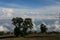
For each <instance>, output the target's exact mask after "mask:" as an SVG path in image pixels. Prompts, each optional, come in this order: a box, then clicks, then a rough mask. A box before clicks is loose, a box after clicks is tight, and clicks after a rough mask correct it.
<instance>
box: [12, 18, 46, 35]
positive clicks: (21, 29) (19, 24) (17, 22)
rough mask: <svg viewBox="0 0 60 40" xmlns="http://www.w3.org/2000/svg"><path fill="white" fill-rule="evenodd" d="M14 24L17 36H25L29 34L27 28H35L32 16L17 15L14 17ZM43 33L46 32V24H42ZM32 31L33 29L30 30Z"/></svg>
mask: <svg viewBox="0 0 60 40" xmlns="http://www.w3.org/2000/svg"><path fill="white" fill-rule="evenodd" d="M12 24H13V25H14V26H15V28H14V34H15V36H19V35H20V36H25V35H27V29H28V28H29V29H30V30H31V29H32V28H33V23H32V19H31V18H25V19H23V18H21V17H16V18H13V19H12ZM40 29H41V33H44V32H46V29H47V28H46V26H45V25H44V24H41V26H40ZM29 33H31V31H30V32H29Z"/></svg>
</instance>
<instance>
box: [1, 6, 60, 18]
mask: <svg viewBox="0 0 60 40" xmlns="http://www.w3.org/2000/svg"><path fill="white" fill-rule="evenodd" d="M0 10H2V11H0V12H2V14H3V15H1V16H0V18H11V17H16V16H18V17H23V18H26V17H30V18H32V19H58V17H59V13H60V6H46V7H42V8H39V9H14V8H0Z"/></svg>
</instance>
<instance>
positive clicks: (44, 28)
mask: <svg viewBox="0 0 60 40" xmlns="http://www.w3.org/2000/svg"><path fill="white" fill-rule="evenodd" d="M40 27H41V28H40V29H41V33H45V32H46V30H47V28H46V25H44V24H41V26H40Z"/></svg>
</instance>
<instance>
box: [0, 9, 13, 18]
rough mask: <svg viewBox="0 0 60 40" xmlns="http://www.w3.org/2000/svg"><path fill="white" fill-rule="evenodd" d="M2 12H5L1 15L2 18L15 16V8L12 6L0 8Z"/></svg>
mask: <svg viewBox="0 0 60 40" xmlns="http://www.w3.org/2000/svg"><path fill="white" fill-rule="evenodd" d="M0 10H1V11H0V12H1V13H2V14H3V15H1V16H0V18H1V19H5V18H11V17H13V14H12V13H13V9H10V8H0Z"/></svg>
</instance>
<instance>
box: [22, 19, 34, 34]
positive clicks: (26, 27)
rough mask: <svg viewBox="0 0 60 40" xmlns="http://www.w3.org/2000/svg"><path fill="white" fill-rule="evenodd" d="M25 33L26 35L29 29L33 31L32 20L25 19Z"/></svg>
mask: <svg viewBox="0 0 60 40" xmlns="http://www.w3.org/2000/svg"><path fill="white" fill-rule="evenodd" d="M23 25H24V27H23V32H24V34H27V33H26V31H27V29H28V28H30V29H32V28H33V27H32V26H33V24H32V19H31V18H25V20H24V23H23Z"/></svg>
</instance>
